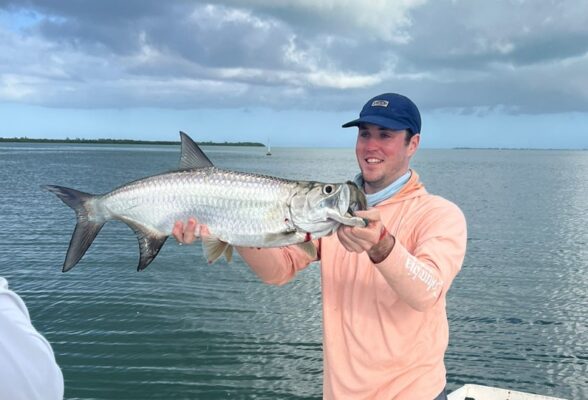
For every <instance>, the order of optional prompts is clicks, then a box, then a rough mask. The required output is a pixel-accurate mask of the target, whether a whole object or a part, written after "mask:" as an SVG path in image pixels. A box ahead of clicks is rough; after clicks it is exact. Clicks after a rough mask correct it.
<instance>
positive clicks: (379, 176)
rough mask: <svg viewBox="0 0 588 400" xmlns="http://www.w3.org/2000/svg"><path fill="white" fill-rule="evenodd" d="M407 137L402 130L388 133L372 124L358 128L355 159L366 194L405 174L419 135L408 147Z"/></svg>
mask: <svg viewBox="0 0 588 400" xmlns="http://www.w3.org/2000/svg"><path fill="white" fill-rule="evenodd" d="M406 135H407V131H406V130H404V129H403V130H391V129H386V128H382V127H380V126H377V125H372V124H361V125H360V126H359V133H358V135H357V143H356V145H355V155H356V157H357V162H358V164H359V168H360V170H361V174H362V176H363V181H364V190H365V192H366V193H368V194H371V193H375V192H378V191H380V190H382V189H384V188H385V187H386V186H388V185H390V184H391V183H392V182H394V181H395V180H396V179H398V178H400V177H401V176H402V175H404V174H405V173H406V171H408V165H409V162H410V158H411V157H412V156H413V154H414V153H415V152H416V150H417V148H418V145H419V140H420V135H414V136H413V137H412V138H411V139H410V141H409V142H408V143H406Z"/></svg>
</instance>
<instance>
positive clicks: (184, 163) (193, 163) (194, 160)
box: [180, 131, 213, 169]
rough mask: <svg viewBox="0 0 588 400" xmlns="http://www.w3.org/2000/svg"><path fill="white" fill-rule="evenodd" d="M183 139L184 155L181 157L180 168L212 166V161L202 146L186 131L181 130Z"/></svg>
mask: <svg viewBox="0 0 588 400" xmlns="http://www.w3.org/2000/svg"><path fill="white" fill-rule="evenodd" d="M180 138H181V139H182V155H181V157H180V169H191V168H204V167H212V166H213V165H212V162H211V161H210V160H209V159H208V157H206V154H204V152H203V151H202V150H200V147H198V145H197V144H196V143H195V142H194V141H193V140H192V139H191V138H190V136H188V135H187V134H185V133H184V132H182V131H180Z"/></svg>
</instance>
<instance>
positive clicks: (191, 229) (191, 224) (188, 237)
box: [182, 218, 196, 244]
mask: <svg viewBox="0 0 588 400" xmlns="http://www.w3.org/2000/svg"><path fill="white" fill-rule="evenodd" d="M195 239H196V220H195V219H194V218H190V219H189V220H188V223H187V224H186V226H185V227H184V240H182V243H185V244H190V243H192V242H193V241H194V240H195Z"/></svg>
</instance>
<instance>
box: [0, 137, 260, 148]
mask: <svg viewBox="0 0 588 400" xmlns="http://www.w3.org/2000/svg"><path fill="white" fill-rule="evenodd" d="M0 142H4V143H62V144H63V143H67V144H143V145H144V144H154V145H176V146H177V145H179V144H180V142H179V141H168V140H131V139H80V138H75V139H70V138H66V139H31V138H27V137H20V138H17V137H15V138H4V137H0ZM197 143H198V144H199V145H201V146H248V147H265V145H264V144H263V143H258V142H210V141H207V142H197Z"/></svg>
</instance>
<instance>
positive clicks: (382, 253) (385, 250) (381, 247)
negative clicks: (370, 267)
mask: <svg viewBox="0 0 588 400" xmlns="http://www.w3.org/2000/svg"><path fill="white" fill-rule="evenodd" d="M395 243H396V239H395V238H394V236H392V235H391V234H390V233H388V231H386V229H383V231H382V235H381V236H380V240H379V241H378V243H376V244H375V245H373V246H372V248H371V249H369V250H368V251H367V253H368V256H369V258H370V260H371V261H372V262H373V263H374V264H379V263H381V262H382V261H384V260H385V259H386V257H388V256H389V255H390V253H391V252H392V249H393V248H394V244H395Z"/></svg>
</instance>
